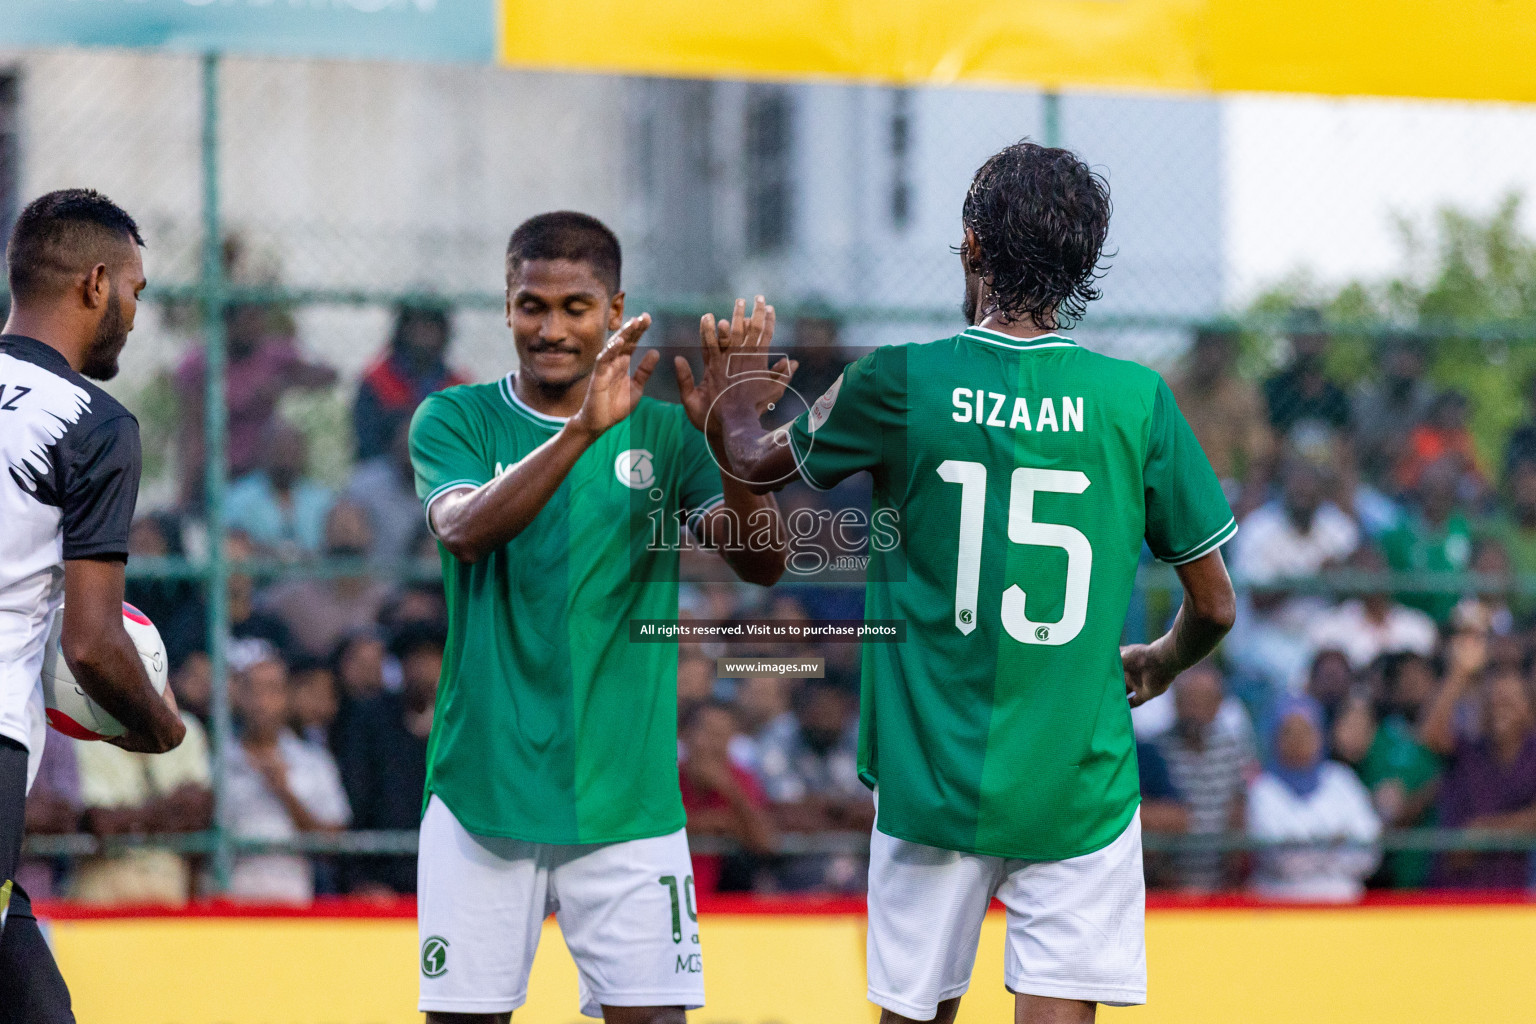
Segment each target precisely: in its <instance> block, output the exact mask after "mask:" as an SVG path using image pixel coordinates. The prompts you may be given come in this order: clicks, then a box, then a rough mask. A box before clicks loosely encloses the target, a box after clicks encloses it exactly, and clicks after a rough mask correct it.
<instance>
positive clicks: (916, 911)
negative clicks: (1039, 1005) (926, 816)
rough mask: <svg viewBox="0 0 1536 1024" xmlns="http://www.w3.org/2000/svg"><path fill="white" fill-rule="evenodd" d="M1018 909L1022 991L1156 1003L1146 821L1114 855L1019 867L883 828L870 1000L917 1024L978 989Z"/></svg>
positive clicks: (1015, 937) (875, 848) (1112, 849)
mask: <svg viewBox="0 0 1536 1024" xmlns="http://www.w3.org/2000/svg"><path fill="white" fill-rule="evenodd" d="M994 896H995V897H996V898H997V899H998V900H1000V901H1001V902H1002V904H1003V906H1004V907H1006V908H1007V910H1008V932H1007V940H1006V950H1005V952H1004V960H1003V978H1004V981H1005V982H1006V983H1007V985H1008V989H1009V991H1011V992H1015V993H1022V994H1026V995H1036V996H1049V997H1053V998H1057V999H1081V1000H1085V1001H1089V1002H1098V1003H1107V1004H1109V1005H1111V1006H1128V1005H1134V1004H1139V1003H1144V1002H1146V1001H1147V954H1146V937H1145V920H1146V880H1145V877H1144V876H1143V874H1142V867H1141V816H1140V814H1137V816H1136V817H1134V818H1132V819H1131V823H1130V825H1128V826H1127V827H1126V830H1125V831H1124V832H1122V833H1121V834H1120V837H1119V838H1118V839H1116V840H1115V841H1114V842H1112V843H1110V844H1109V845H1108V846H1106V847H1104V848H1103V849H1102V850H1097V851H1095V852H1094V853H1090V854H1086V855H1084V856H1082V857H1073V858H1071V859H1069V860H1060V861H1024V860H1008V859H1005V858H1003V857H983V856H979V855H976V854H969V853H957V852H956V851H954V850H941V849H937V848H935V847H932V846H923V845H921V844H918V843H909V842H906V841H905V840H901V839H896V838H893V837H891V836H888V835H886V834H885V833H883V832H881V831H880V830H879V829H878V828H876V829H875V832H874V836H873V838H872V839H871V843H870V858H869V1000H870V1002H872V1003H875V1004H876V1005H878V1006H883V1007H885V1008H886V1009H888V1010H893V1011H895V1012H896V1013H899V1014H901V1015H902V1016H904V1017H910V1018H912V1019H913V1020H932V1019H933V1018H934V1016H935V1015H936V1014H937V1012H938V1005H939V1003H941V1002H943V1001H944V1000H946V999H954V998H955V997H957V996H960V995H963V994H964V993H965V991H966V989H968V988H969V987H970V984H971V970H972V968H973V967H974V966H975V965H976V946H977V944H978V942H979V941H980V939H981V924H982V919H983V918H984V917H985V916H986V913H987V908H988V906H989V904H990V903H991V902H992V898H993V897H994Z"/></svg>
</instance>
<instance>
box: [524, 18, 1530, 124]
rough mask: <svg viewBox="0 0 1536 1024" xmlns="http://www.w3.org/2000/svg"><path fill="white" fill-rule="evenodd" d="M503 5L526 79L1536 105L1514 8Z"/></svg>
mask: <svg viewBox="0 0 1536 1024" xmlns="http://www.w3.org/2000/svg"><path fill="white" fill-rule="evenodd" d="M500 2H501V27H500V33H501V39H500V47H499V53H500V57H501V60H502V62H503V63H506V64H509V65H513V66H517V67H528V68H549V69H560V70H587V71H602V72H616V73H632V74H644V75H676V76H688V77H708V78H783V79H805V78H832V79H851V80H860V81H877V82H894V83H907V84H919V83H923V84H941V85H947V84H953V83H968V84H976V85H1031V86H1043V87H1049V88H1082V89H1130V90H1156V91H1173V92H1185V93H1190V92H1194V93H1209V92H1304V93H1326V94H1332V95H1373V96H1422V97H1444V98H1457V99H1479V100H1514V101H1536V8H1533V7H1532V5H1531V4H1529V3H1519V2H1513V0H1458V2H1456V3H1448V2H1445V0H1337V2H1332V3H1329V2H1325V0H1279V2H1267V3H1266V2H1263V0H886V2H884V3H876V4H872V3H867V2H866V3H860V2H854V0H776V2H774V3H768V4H751V5H745V4H722V3H716V2H711V0H650V2H647V3H634V2H632V0H562V2H560V3H549V2H547V0H540V2H535V0H500Z"/></svg>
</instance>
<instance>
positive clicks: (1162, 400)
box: [700, 142, 1237, 1024]
mask: <svg viewBox="0 0 1536 1024" xmlns="http://www.w3.org/2000/svg"><path fill="white" fill-rule="evenodd" d="M1109 216H1110V202H1109V192H1108V186H1107V185H1106V183H1105V182H1104V180H1103V179H1102V178H1101V177H1099V176H1098V175H1096V174H1094V173H1093V172H1092V171H1091V170H1090V169H1089V168H1088V167H1087V166H1086V165H1085V164H1084V163H1083V162H1082V161H1080V160H1078V159H1077V158H1076V157H1075V156H1074V155H1073V154H1072V153H1070V152H1068V151H1066V150H1062V149H1047V148H1043V147H1041V146H1037V145H1034V144H1032V143H1029V142H1021V143H1018V144H1016V145H1013V146H1009V147H1008V148H1007V149H1005V150H1003V151H1002V152H1000V153H998V154H997V155H996V156H994V157H992V158H991V159H990V160H988V161H987V162H986V163H985V164H984V165H983V166H982V167H981V169H980V170H979V171H978V172H977V173H976V176H975V179H974V181H973V182H972V183H971V188H970V191H969V192H968V193H967V195H966V198H965V205H964V211H963V217H962V223H963V226H964V232H965V235H964V242H963V244H962V245H961V247H960V257H961V261H962V263H963V265H964V269H965V284H966V288H965V305H964V312H965V316H966V321H967V322H968V323H969V324H971V325H972V326H970V327H968V328H967V329H966V330H965V331H963V332H962V333H960V334H958V335H956V336H954V337H951V338H945V339H943V340H940V341H935V342H931V343H929V344H924V345H894V346H889V347H886V348H881V349H877V350H875V351H874V352H872V353H870V354H869V355H866V356H865V357H863V358H862V359H859V360H858V361H856V362H854V363H852V364H851V365H850V366H848V367H847V369H846V370H845V371H844V372H843V374H842V376H841V377H839V378H838V380H837V381H836V382H835V383H834V384H833V385H832V387H831V388H830V389H829V390H828V391H827V392H826V394H824V395H822V396H821V398H820V399H819V400H817V401H816V403H815V404H814V405H813V406H812V407H811V408H810V409H809V410H807V411H806V412H805V413H804V414H802V415H801V416H800V417H799V418H798V419H796V420H795V421H794V423H793V424H791V425H789V426H787V427H784V428H781V429H779V430H776V431H773V432H772V433H768V432H765V431H764V430H763V428H762V426H761V425H760V424H759V421H758V416H757V411H756V408H755V404H754V398H755V394H756V392H758V391H759V390H762V389H771V388H777V387H782V386H783V384H782V381H780V380H776V379H775V376H776V375H775V374H773V373H770V372H768V371H767V358H766V353H767V349H766V345H767V341H768V339H770V338H771V336H772V328H773V311H772V309H771V308H768V307H766V306H765V305H764V304H763V301H762V299H761V297H759V299H758V301H757V304H756V307H755V308H754V310H753V313H752V316H751V318H750V319H747V318H746V316H745V310H744V308H743V306H742V304H741V303H738V304H737V308H736V313H735V315H734V317H733V318H732V319H731V321H730V322H729V323H724V322H722V323H719V324H717V323H715V322H714V321H713V318H710V317H705V318H704V321H703V322H702V323H701V333H702V335H703V343H704V353H705V362H706V371H705V376H704V379H703V381H702V383H701V384H700V390H702V391H704V392H705V393H707V394H708V395H710V396H711V397H712V398H713V397H714V396H718V404H717V405H716V406H715V410H716V414H715V415H712V416H711V417H710V420H709V422H708V424H707V425H706V430H707V433H709V435H710V437H711V442H712V443H713V444H715V445H716V446H717V447H718V448H721V449H723V450H724V452H725V453H726V457H727V459H728V460H729V467H728V468H730V469H731V470H732V471H733V472H734V473H735V474H736V475H738V476H741V477H742V478H743V479H745V480H748V481H750V482H752V483H753V484H754V485H755V486H757V487H760V488H763V489H768V488H771V487H775V486H781V485H782V483H783V482H785V481H787V480H790V479H793V478H795V477H797V476H798V477H799V478H801V479H803V480H805V481H806V483H808V484H810V485H811V486H813V487H821V488H826V487H831V486H833V485H834V484H836V483H837V482H838V481H840V480H842V479H844V478H845V477H847V476H849V475H851V474H853V473H857V472H860V471H864V472H868V473H870V474H871V475H872V476H873V478H874V497H873V501H874V505H875V507H876V509H887V510H890V511H891V512H894V513H895V514H896V515H897V517H898V520H897V521H898V522H899V534H900V538H899V541H898V542H897V544H896V545H895V547H894V548H893V549H892V550H888V551H882V550H879V549H878V548H876V549H875V550H873V551H872V553H871V560H870V565H869V583H868V589H867V595H866V598H865V614H866V615H867V616H868V617H869V618H871V619H904V620H906V621H907V622H908V623H909V626H908V633H907V640H906V642H905V643H903V644H877V643H870V644H866V645H865V647H864V665H863V693H862V713H861V730H862V736H861V743H860V752H859V762H860V771H861V773H862V775H863V777H864V779H865V781H866V783H867V784H869V785H870V786H872V787H874V788H875V793H876V800H877V803H878V811H877V820H876V825H875V831H874V835H873V838H872V847H871V859H870V872H869V997H870V999H871V1001H873V1002H875V1003H877V1004H879V1005H880V1006H882V1007H884V1009H885V1012H884V1014H883V1016H882V1018H881V1019H882V1021H885V1022H887V1024H889V1022H900V1021H907V1020H935V1019H936V1020H939V1021H945V1022H947V1021H950V1020H953V1019H954V1016H955V1013H956V1010H957V1009H958V1006H959V1001H960V997H961V995H962V994H963V993H964V992H965V990H966V989H967V987H968V986H969V984H970V975H971V968H972V966H973V964H974V962H975V957H976V945H977V941H978V937H979V933H980V929H981V924H982V918H983V916H984V915H985V914H986V911H987V906H988V903H989V901H990V900H991V899H992V898H993V897H994V896H996V897H997V898H998V899H1000V900H1001V901H1002V902H1003V903H1004V905H1005V906H1006V907H1007V908H1008V938H1007V954H1006V969H1005V977H1006V980H1007V983H1008V987H1009V989H1010V990H1011V991H1013V992H1015V993H1017V996H1018V999H1017V1019H1018V1020H1019V1021H1021V1022H1031V1024H1037V1022H1048V1021H1049V1022H1057V1021H1060V1022H1069V1021H1070V1022H1082V1021H1091V1020H1092V1019H1093V1018H1094V1015H1095V1010H1096V1004H1097V1003H1100V1002H1103V1003H1112V1004H1126V1003H1141V1002H1144V1001H1145V998H1146V958H1145V946H1144V939H1143V914H1144V902H1145V898H1144V897H1145V888H1144V883H1143V877H1142V866H1141V828H1140V820H1139V817H1138V815H1137V806H1138V804H1139V802H1140V793H1139V787H1138V783H1137V772H1136V753H1135V741H1134V738H1133V736H1132V732H1131V718H1130V713H1129V711H1130V708H1129V706H1128V705H1135V704H1139V703H1141V702H1143V701H1146V700H1149V699H1151V698H1152V697H1155V696H1157V695H1158V694H1160V693H1162V692H1163V691H1164V690H1166V689H1167V687H1168V685H1169V683H1170V682H1172V680H1173V678H1174V677H1175V676H1176V675H1178V674H1179V673H1180V672H1181V671H1182V670H1183V669H1185V668H1188V667H1189V666H1191V665H1193V664H1194V663H1196V662H1197V661H1199V660H1200V659H1202V658H1204V657H1205V656H1206V655H1207V654H1209V653H1210V652H1211V650H1212V649H1213V648H1214V647H1215V645H1216V644H1217V643H1218V642H1219V641H1220V639H1221V637H1222V636H1223V635H1225V633H1226V632H1227V630H1228V629H1229V628H1230V627H1231V624H1232V618H1233V614H1234V605H1235V601H1234V597H1233V594H1232V586H1231V583H1230V581H1229V580H1228V578H1227V573H1226V569H1225V566H1224V565H1223V563H1222V559H1221V555H1220V553H1219V551H1218V549H1219V548H1220V546H1221V545H1222V544H1224V543H1225V542H1226V541H1227V540H1229V539H1230V538H1231V537H1232V535H1233V534H1234V533H1235V532H1236V530H1237V524H1236V522H1235V521H1234V520H1233V517H1232V512H1231V510H1230V509H1229V508H1228V506H1227V502H1226V499H1225V498H1224V497H1223V495H1222V491H1221V485H1220V483H1219V482H1218V481H1217V479H1216V475H1215V473H1213V472H1212V470H1211V467H1210V464H1209V463H1208V462H1207V461H1206V458H1205V455H1204V454H1203V453H1202V452H1201V450H1200V445H1199V443H1198V442H1197V441H1196V440H1195V437H1194V434H1193V433H1192V432H1191V430H1190V428H1189V426H1188V424H1187V423H1186V422H1185V421H1184V417H1183V416H1182V415H1180V413H1179V410H1178V407H1177V405H1176V404H1175V403H1174V400H1173V396H1172V395H1171V394H1170V393H1169V390H1168V388H1167V386H1166V385H1165V384H1164V383H1163V381H1162V379H1161V378H1160V377H1159V376H1158V375H1157V374H1156V373H1154V372H1153V371H1151V370H1149V369H1147V368H1145V367H1143V366H1139V365H1137V364H1135V363H1130V362H1125V361H1122V360H1118V359H1111V358H1108V357H1106V356H1102V355H1098V354H1096V353H1093V352H1090V351H1088V350H1086V349H1084V348H1081V347H1080V346H1078V345H1077V344H1076V343H1075V342H1074V341H1072V340H1071V339H1070V338H1068V337H1067V336H1065V335H1064V334H1062V333H1061V329H1062V327H1063V326H1065V325H1066V324H1068V323H1070V322H1072V321H1074V320H1076V319H1077V318H1079V317H1080V316H1081V315H1082V314H1083V312H1084V310H1085V308H1086V306H1087V303H1088V302H1090V301H1091V300H1093V299H1094V298H1096V297H1097V296H1098V294H1099V293H1098V290H1097V288H1096V287H1095V285H1094V281H1095V279H1096V278H1097V277H1098V276H1099V273H1100V271H1099V260H1100V254H1101V252H1102V248H1103V245H1104V239H1105V235H1106V233H1107V231H1108V228H1109ZM727 359H731V360H734V363H733V365H732V366H731V367H730V370H729V371H728V370H727ZM731 384H735V385H736V386H734V387H732V386H730V385H731ZM1143 540H1145V542H1146V543H1147V544H1148V545H1150V547H1151V549H1152V553H1153V554H1154V555H1156V556H1157V557H1158V558H1159V559H1161V560H1163V561H1164V562H1168V563H1170V564H1172V565H1174V566H1176V567H1177V571H1178V574H1179V578H1180V581H1181V582H1182V583H1183V586H1184V594H1185V600H1184V605H1183V607H1182V608H1181V610H1180V612H1179V615H1178V617H1177V619H1176V620H1175V622H1174V625H1173V628H1172V629H1171V630H1170V631H1169V633H1168V634H1167V635H1166V636H1163V637H1162V638H1160V639H1158V640H1157V641H1156V642H1154V643H1152V644H1149V645H1135V646H1130V647H1126V648H1121V647H1120V646H1119V643H1120V636H1121V629H1122V627H1123V625H1124V623H1125V616H1126V609H1127V605H1128V603H1129V601H1130V597H1131V591H1132V587H1133V586H1134V583H1135V579H1136V567H1137V562H1138V558H1139V555H1140V551H1141V546H1142V543H1143ZM1128 696H1129V700H1127V697H1128Z"/></svg>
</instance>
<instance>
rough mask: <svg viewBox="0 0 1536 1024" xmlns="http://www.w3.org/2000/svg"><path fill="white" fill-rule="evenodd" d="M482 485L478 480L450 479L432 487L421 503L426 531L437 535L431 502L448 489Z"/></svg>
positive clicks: (466, 488) (471, 487) (460, 489)
mask: <svg viewBox="0 0 1536 1024" xmlns="http://www.w3.org/2000/svg"><path fill="white" fill-rule="evenodd" d="M483 486H484V484H482V483H480V482H479V481H478V480H450V481H448V482H447V483H446V484H442V485H441V486H439V487H437V488H436V489H434V490H433V491H432V493H431V494H429V495H427V496H426V498H425V499H423V501H422V503H421V510H422V513H423V514H424V515H426V517H427V532H428V533H430V534H431V535H432V536H434V537H436V536H437V527H435V526H433V525H432V503H433V502H434V501H436V500H437V499H438V498H441V497H442V496H443V495H445V494H447V493H448V492H449V491H472V490H474V489H475V488H476V487H483Z"/></svg>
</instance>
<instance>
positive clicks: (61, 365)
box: [0, 334, 75, 374]
mask: <svg viewBox="0 0 1536 1024" xmlns="http://www.w3.org/2000/svg"><path fill="white" fill-rule="evenodd" d="M0 348H7V349H14V350H17V351H21V352H25V353H27V355H28V361H29V362H32V363H35V364H37V365H38V366H41V367H43V368H45V369H48V370H52V371H53V372H54V373H67V374H73V373H74V372H75V368H74V367H73V366H70V365H69V360H68V359H67V358H66V357H65V355H64V353H62V352H60V351H59V350H58V349H56V348H54V347H53V346H52V345H49V344H48V343H46V342H42V341H38V340H37V339H36V338H32V337H28V336H27V335H25V334H0Z"/></svg>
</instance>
